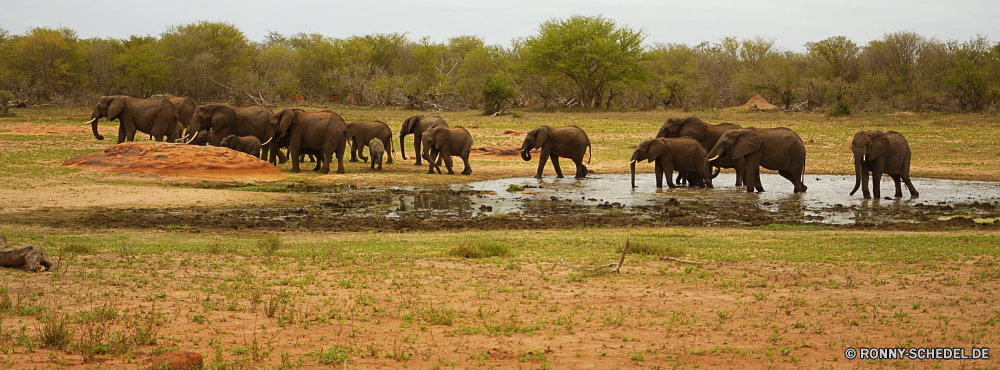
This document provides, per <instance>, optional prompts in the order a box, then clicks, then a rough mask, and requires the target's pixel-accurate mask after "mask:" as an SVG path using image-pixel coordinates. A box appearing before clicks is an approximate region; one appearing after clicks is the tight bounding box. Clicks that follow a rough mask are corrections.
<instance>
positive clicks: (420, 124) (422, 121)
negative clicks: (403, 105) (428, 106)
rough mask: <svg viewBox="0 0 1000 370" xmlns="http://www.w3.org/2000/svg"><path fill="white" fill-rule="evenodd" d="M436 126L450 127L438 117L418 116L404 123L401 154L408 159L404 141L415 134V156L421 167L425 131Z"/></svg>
mask: <svg viewBox="0 0 1000 370" xmlns="http://www.w3.org/2000/svg"><path fill="white" fill-rule="evenodd" d="M435 126H443V127H448V123H447V122H445V121H444V119H443V118H441V117H438V116H427V115H416V116H411V117H410V118H407V119H406V120H405V121H403V127H401V128H400V129H399V153H400V154H401V156H402V157H403V159H404V160H405V159H406V145H405V144H404V143H403V139H404V138H405V137H406V135H409V134H413V146H414V151H413V153H414V156H415V157H417V163H415V164H416V165H418V166H419V165H420V157H421V155H420V144H421V140H422V138H423V135H424V131H427V129H429V128H431V127H435Z"/></svg>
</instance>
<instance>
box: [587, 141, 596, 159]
mask: <svg viewBox="0 0 1000 370" xmlns="http://www.w3.org/2000/svg"><path fill="white" fill-rule="evenodd" d="M587 149H589V150H590V156H589V157H587V164H590V160H591V159H594V148H593V147H591V146H590V143H587Z"/></svg>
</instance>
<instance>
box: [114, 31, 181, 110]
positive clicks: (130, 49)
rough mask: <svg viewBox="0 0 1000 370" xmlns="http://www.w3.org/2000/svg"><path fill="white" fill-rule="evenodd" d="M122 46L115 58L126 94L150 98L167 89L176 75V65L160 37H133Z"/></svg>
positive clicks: (120, 84) (120, 82) (122, 88)
mask: <svg viewBox="0 0 1000 370" xmlns="http://www.w3.org/2000/svg"><path fill="white" fill-rule="evenodd" d="M122 48H123V49H124V50H123V51H122V52H121V53H120V54H118V55H117V58H115V67H116V70H117V71H118V79H119V82H118V85H119V86H121V91H122V93H124V94H126V95H133V96H141V97H146V96H150V95H152V94H157V93H163V92H166V91H167V88H168V86H169V85H170V82H171V79H172V78H173V77H174V73H173V65H172V64H171V63H170V60H169V58H168V57H167V55H166V54H165V53H164V52H163V50H162V46H161V45H160V43H159V41H158V40H157V39H156V38H154V37H151V36H145V37H137V36H132V37H131V38H129V39H128V40H126V41H125V42H123V43H122Z"/></svg>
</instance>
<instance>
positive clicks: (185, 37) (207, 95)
mask: <svg viewBox="0 0 1000 370" xmlns="http://www.w3.org/2000/svg"><path fill="white" fill-rule="evenodd" d="M160 41H161V42H162V43H163V50H164V53H165V54H166V55H167V56H168V57H169V58H170V59H171V64H172V66H171V68H172V70H173V77H174V78H173V79H172V82H173V83H174V85H173V86H172V87H171V88H170V90H171V91H173V92H174V93H176V94H184V95H188V96H190V97H191V98H193V99H195V100H198V101H201V100H209V99H211V98H213V97H216V96H221V95H223V94H225V93H226V89H225V88H224V87H223V86H224V85H228V84H231V83H232V79H233V78H234V76H236V75H238V74H239V72H240V69H241V68H246V67H247V66H249V63H250V54H251V51H252V50H251V47H250V43H249V41H248V40H247V37H246V35H244V34H243V32H242V31H240V30H239V29H238V28H236V26H234V25H232V24H229V23H220V22H208V21H201V22H198V23H192V24H187V25H182V26H172V27H170V28H168V29H167V31H166V32H165V33H163V35H162V37H161V40H160Z"/></svg>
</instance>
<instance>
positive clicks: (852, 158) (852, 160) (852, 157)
mask: <svg viewBox="0 0 1000 370" xmlns="http://www.w3.org/2000/svg"><path fill="white" fill-rule="evenodd" d="M851 163H854V156H853V155H852V156H851Z"/></svg>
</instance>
